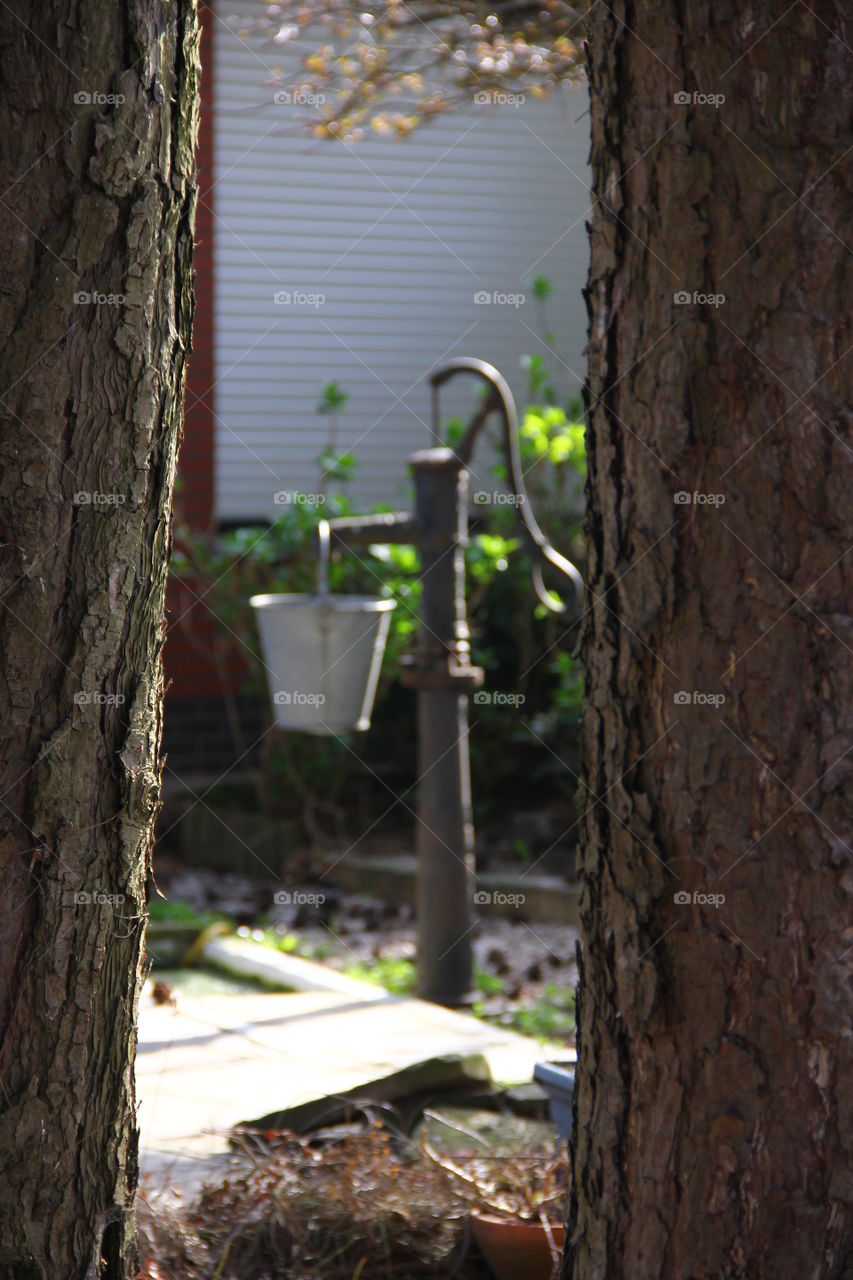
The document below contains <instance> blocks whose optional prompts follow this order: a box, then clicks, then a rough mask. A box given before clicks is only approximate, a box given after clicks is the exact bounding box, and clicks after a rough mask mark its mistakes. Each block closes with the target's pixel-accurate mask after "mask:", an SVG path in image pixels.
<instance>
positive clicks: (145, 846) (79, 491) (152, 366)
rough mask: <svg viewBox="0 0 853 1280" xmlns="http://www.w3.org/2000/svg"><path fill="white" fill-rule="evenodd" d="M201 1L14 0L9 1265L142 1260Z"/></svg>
mask: <svg viewBox="0 0 853 1280" xmlns="http://www.w3.org/2000/svg"><path fill="white" fill-rule="evenodd" d="M198 84H199V64H198V27H197V20H196V12H195V0H123V2H122V3H120V4H114V5H101V4H82V5H80V4H72V3H69V0H42V2H41V3H39V4H38V5H31V6H6V5H4V6H2V9H1V10H0V86H2V87H0V120H2V126H1V127H0V158H2V159H0V172H2V182H0V196H1V197H2V200H0V225H1V226H2V244H3V251H4V268H3V288H2V293H0V333H2V339H3V351H2V357H0V496H2V505H0V544H2V547H0V643H2V654H3V658H2V662H3V679H2V682H0V718H2V745H0V876H2V881H3V902H4V908H3V912H2V916H0V1276H2V1277H4V1278H6V1280H11V1278H13V1277H14V1280H31V1278H32V1280H36V1278H37V1280H77V1278H79V1280H83V1278H86V1280H88V1278H89V1277H94V1276H102V1277H110V1278H111V1280H114V1278H119V1277H121V1278H124V1277H130V1276H134V1275H135V1274H136V1265H135V1259H134V1244H133V1225H132V1207H133V1195H134V1190H135V1186H136V1176H137V1133H136V1130H135V1097H134V1083H133V1062H134V1050H135V1021H136V1010H137V1003H138V994H139V985H140V976H141V967H142V963H143V958H144V919H145V911H146V899H147V891H146V885H147V880H148V876H149V871H150V851H151V827H152V820H153V816H154V813H155V810H156V808H157V805H158V797H159V780H160V778H159V774H160V766H159V760H158V750H159V741H160V720H161V698H162V675H161V649H162V644H163V623H162V618H163V599H164V591H165V584H166V574H167V567H168V555H169V550H170V545H171V525H170V519H171V517H170V509H171V497H172V485H173V480H174V475H175V460H176V453H177V448H178V442H179V436H180V412H181V397H182V391H183V382H184V368H185V362H186V356H187V351H188V347H189V337H190V325H191V314H192V296H191V283H190V259H191V246H192V223H193V214H194V176H193V164H194V161H193V151H194V145H195V136H196V129H197V115H198V106H197V102H198Z"/></svg>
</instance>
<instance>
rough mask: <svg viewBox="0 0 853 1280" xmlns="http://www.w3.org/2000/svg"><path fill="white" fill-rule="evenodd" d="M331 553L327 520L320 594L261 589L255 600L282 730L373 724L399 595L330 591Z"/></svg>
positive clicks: (319, 730) (331, 730)
mask: <svg viewBox="0 0 853 1280" xmlns="http://www.w3.org/2000/svg"><path fill="white" fill-rule="evenodd" d="M324 526H325V527H324ZM328 554H329V529H328V524H327V523H326V521H321V522H320V571H319V578H320V581H319V590H318V592H317V594H316V595H314V596H310V595H304V594H303V595H260V596H252V598H251V600H250V601H249V603H250V604H251V606H252V608H253V609H255V610H256V617H257V623H258V631H259V632H260V637H261V649H262V652H263V657H264V663H265V665H266V668H267V681H268V684H269V689H270V695H271V697H272V703H273V714H274V715H275V722H276V724H277V725H278V727H279V728H280V729H290V730H296V731H297V732H299V733H315V734H335V733H347V732H350V731H351V730H353V729H358V730H364V729H369V728H370V716H371V712H372V711H373V700H374V698H375V696H376V685H377V682H378V680H379V670H380V668H381V666H382V656H383V654H384V652H385V641H386V640H387V638H388V628H389V627H390V625H391V610H392V609H393V608H394V606H395V603H396V602H395V601H394V600H387V599H384V598H382V597H378V596H343V595H338V596H336V595H331V594H330V593H329V592H328V591H327V590H326V589H325V588H326V572H327V564H328Z"/></svg>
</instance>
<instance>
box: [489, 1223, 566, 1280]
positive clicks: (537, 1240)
mask: <svg viewBox="0 0 853 1280" xmlns="http://www.w3.org/2000/svg"><path fill="white" fill-rule="evenodd" d="M471 1234H472V1235H473V1237H474V1240H475V1241H476V1243H477V1245H478V1247H479V1249H480V1252H481V1253H482V1254H483V1256H484V1257H485V1259H486V1261H487V1262H488V1264H489V1266H490V1267H491V1269H492V1271H493V1272H494V1274H495V1277H496V1280H551V1278H552V1277H553V1276H555V1275H556V1273H557V1267H558V1266H559V1260H557V1261H555V1259H554V1258H553V1257H552V1255H551V1249H550V1246H549V1244H548V1237H547V1235H546V1234H545V1228H544V1227H543V1226H542V1223H541V1222H525V1221H524V1220H523V1219H521V1218H499V1217H496V1216H495V1215H494V1214H490V1213H479V1212H478V1211H477V1210H476V1209H474V1210H472V1212H471ZM551 1235H552V1236H553V1239H554V1244H555V1245H556V1247H557V1249H558V1250H559V1251H560V1252H562V1249H563V1235H564V1231H563V1226H562V1224H561V1223H557V1222H552V1223H551Z"/></svg>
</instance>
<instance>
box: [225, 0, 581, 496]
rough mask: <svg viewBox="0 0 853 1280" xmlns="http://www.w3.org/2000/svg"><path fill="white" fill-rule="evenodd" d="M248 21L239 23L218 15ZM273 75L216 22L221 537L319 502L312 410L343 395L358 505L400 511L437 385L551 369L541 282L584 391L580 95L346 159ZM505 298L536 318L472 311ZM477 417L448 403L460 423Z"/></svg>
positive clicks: (566, 357)
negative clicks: (432, 381) (537, 359)
mask: <svg viewBox="0 0 853 1280" xmlns="http://www.w3.org/2000/svg"><path fill="white" fill-rule="evenodd" d="M243 4H244V5H245V4H246V0H243ZM239 11H240V8H239V5H238V4H230V5H228V6H227V8H224V7H223V8H220V10H219V13H220V14H221V15H224V16H228V15H233V14H234V13H237V12H239ZM255 11H256V10H255ZM273 61H274V59H273V58H271V57H270V55H269V52H268V50H265V49H264V46H263V45H262V44H260V43H259V42H256V41H255V40H253V39H248V40H247V39H246V38H245V37H244V38H242V39H241V38H240V37H239V36H238V35H237V34H236V33H235V31H234V29H233V26H231V25H229V24H228V23H227V22H226V21H225V20H224V19H220V20H217V21H216V23H215V95H216V97H215V101H216V108H215V118H214V138H215V141H214V147H215V173H214V178H215V183H216V185H215V187H214V192H213V207H214V211H215V236H214V259H215V281H216V283H215V367H216V377H217V379H218V383H217V388H216V398H217V418H218V421H217V424H216V514H217V517H218V518H219V519H220V520H234V519H244V518H263V517H268V516H273V515H275V514H277V510H278V509H277V508H276V507H275V506H274V503H273V495H274V494H275V492H276V491H277V490H280V489H302V490H306V491H312V490H313V489H315V488H316V467H315V465H314V459H315V458H316V455H317V454H318V452H319V451H320V448H321V447H322V444H323V442H324V440H325V433H326V424H325V421H324V419H322V418H320V417H319V416H317V415H316V413H315V406H316V403H317V400H318V396H319V391H320V388H321V386H322V384H323V383H324V382H325V381H327V380H328V379H330V378H334V379H336V380H338V381H339V382H340V383H341V384H342V385H343V387H344V388H345V389H346V390H347V391H348V392H349V394H350V401H349V404H348V406H347V409H346V411H345V413H344V415H343V417H342V421H341V427H342V432H341V443H342V445H344V446H352V447H353V449H354V451H355V453H356V456H357V458H358V462H359V472H358V479H357V482H356V484H355V486H354V488H353V494H354V497H356V498H357V499H358V501H359V502H360V503H364V504H365V505H366V504H369V503H372V502H376V501H388V502H399V501H400V500H401V499H402V498H403V497H404V495H405V491H406V465H405V464H406V458H407V456H408V454H409V453H411V452H412V451H413V450H414V449H416V448H422V447H424V446H425V445H427V444H428V443H429V441H430V436H429V395H428V389H427V386H426V383H425V375H426V373H427V372H428V371H429V370H430V368H431V367H433V366H434V365H436V364H437V363H439V362H441V361H443V360H446V359H449V358H450V357H452V356H454V355H476V356H480V357H482V358H484V359H487V360H490V361H491V362H492V363H493V364H496V365H497V366H498V368H500V369H501V371H502V372H503V373H504V374H505V375H506V376H507V377H508V379H509V381H510V383H511V384H512V386H513V389H514V390H515V391H516V394H517V395H518V397H519V398H523V396H524V388H525V385H526V378H525V375H524V373H523V371H522V369H521V368H520V357H521V356H522V355H523V354H524V353H525V352H535V351H540V352H541V351H543V350H544V349H543V347H542V346H541V344H540V343H539V342H538V341H537V338H536V336H535V335H536V334H537V333H541V331H542V318H541V314H540V312H539V311H538V310H537V303H536V301H535V299H534V298H533V296H532V290H531V287H530V284H531V280H532V278H533V276H534V275H537V274H544V275H547V276H548V277H550V279H551V280H552V282H553V284H554V288H555V295H554V296H553V297H552V298H551V299H549V302H548V304H547V305H548V324H549V326H550V328H551V329H552V330H553V331H554V332H555V334H556V336H557V349H558V352H559V354H560V356H561V358H562V360H563V362H564V366H563V367H559V366H558V369H557V372H558V381H559V382H560V383H561V385H562V387H563V388H564V389H566V390H569V391H571V392H577V391H578V390H579V382H578V379H577V378H576V377H575V376H574V375H573V373H572V372H570V370H572V371H574V374H577V375H581V374H582V371H583V364H582V353H583V348H584V344H585V341H586V314H585V309H584V305H583V301H582V298H581V288H582V286H583V283H584V280H585V275H586V268H587V261H588V244H587V236H586V229H585V225H584V224H585V221H586V219H587V217H588V207H589V193H588V191H587V184H588V167H587V155H588V150H589V137H588V116H587V115H586V114H585V113H586V95H585V91H584V90H583V89H574V90H567V91H566V92H564V93H561V94H560V95H559V96H557V97H554V98H552V99H549V100H547V101H531V100H528V102H526V103H525V104H524V105H523V106H520V107H514V106H509V105H507V106H473V105H472V106H471V107H469V108H467V109H466V110H464V111H462V112H458V113H456V114H453V115H449V116H447V117H443V118H439V119H438V120H436V121H434V122H432V123H430V124H429V125H427V126H425V127H424V128H423V129H421V130H418V131H416V133H415V134H414V135H413V136H412V137H410V138H408V139H406V140H405V141H402V142H401V141H393V140H386V139H380V138H375V137H371V138H369V139H368V140H366V141H364V142H362V143H359V144H356V145H355V146H346V145H344V144H342V143H340V142H334V141H329V142H315V141H313V140H309V139H306V138H305V137H304V135H301V134H300V133H299V132H297V131H296V130H295V129H294V124H295V120H294V108H291V107H287V106H282V105H276V104H275V103H274V102H273V89H272V86H271V84H270V80H269V73H268V70H267V67H268V66H271V65H272V63H273ZM265 64H266V65H265ZM297 291H300V292H301V293H304V294H314V295H322V296H323V302H322V304H321V305H317V306H313V305H308V304H303V305H297V304H293V303H291V304H290V305H276V303H275V301H274V297H275V294H276V293H279V292H290V293H291V294H294V293H296V292H297ZM496 291H497V292H500V293H503V294H525V295H526V298H527V300H526V302H525V303H524V304H523V305H522V306H519V307H515V306H511V305H506V304H503V305H502V304H494V303H490V304H489V305H479V304H477V303H476V302H475V295H476V294H477V293H479V292H488V293H492V294H493V293H494V292H496ZM398 397H400V399H398ZM468 403H470V402H465V401H464V400H463V398H462V397H461V396H457V397H455V403H454V402H452V401H450V400H449V399H448V400H447V404H448V408H449V409H450V408H453V407H455V408H457V409H462V408H463V404H465V405H466V406H467V404H468Z"/></svg>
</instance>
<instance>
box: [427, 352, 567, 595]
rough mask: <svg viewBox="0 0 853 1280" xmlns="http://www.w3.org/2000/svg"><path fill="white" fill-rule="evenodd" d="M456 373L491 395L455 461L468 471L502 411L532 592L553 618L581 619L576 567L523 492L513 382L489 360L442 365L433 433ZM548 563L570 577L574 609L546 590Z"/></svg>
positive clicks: (435, 377)
mask: <svg viewBox="0 0 853 1280" xmlns="http://www.w3.org/2000/svg"><path fill="white" fill-rule="evenodd" d="M457 373H473V374H474V375H475V376H476V377H478V378H480V379H482V381H483V382H485V383H486V386H487V387H488V388H489V395H488V396H487V397H486V398H485V400H484V402H483V404H482V406H481V408H480V409H479V410H478V412H477V414H476V415H475V416H474V418H473V419H472V421H471V423H470V425H469V427H468V430H467V431H466V433H465V435H464V437H463V439H462V443H461V444H460V445H459V448H458V449H456V451H455V452H456V456H457V457H458V458H459V459H460V460H461V461H462V462H463V463H465V465H466V466H467V465H468V463H469V462H470V460H471V455H472V453H473V450H474V441H475V440H476V438H477V435H478V433H479V431H480V428H481V427H482V426H483V423H484V422H485V421H486V418H487V417H488V416H489V414H490V413H492V411H493V410H495V409H497V410H499V411H500V413H501V416H502V417H503V427H504V429H503V443H504V452H505V454H506V461H507V467H508V469H509V475H510V481H511V483H512V488H513V492H514V494H515V496H516V497H517V498H519V499H520V501H519V503H518V505H517V507H516V511H517V512H518V516H519V519H520V521H521V524H522V528H523V531H524V533H525V534H526V536H527V539H528V541H529V542H530V544H531V545H532V547H533V552H534V557H535V562H534V565H533V589H534V590H535V592H536V595H537V596H538V597H539V599H540V601H541V602H542V604H544V605H545V607H546V609H550V610H551V612H552V613H565V614H570V615H572V617H578V616H579V615H580V612H581V609H582V608H583V592H584V587H583V579H582V578H581V576H580V574H579V573H578V571H577V569H576V568H575V566H574V565H573V564H572V562H571V561H570V560H567V559H566V557H565V556H563V555H560V553H559V551H556V550H555V549H554V547H552V546H551V543H550V542H549V541H548V539H547V538H546V536H545V534H544V533H543V532H542V530H541V529H540V527H539V525H538V524H537V522H536V518H535V517H534V515H533V512H532V511H531V510H530V503H529V501H528V498H527V490H526V489H525V487H524V475H523V472H522V470H521V455H520V453H519V448H518V413H517V411H516V407H515V400H514V399H513V395H512V391H511V390H510V388H509V383H508V382H507V381H506V379H505V378H504V377H503V375H502V374H500V373H499V372H498V370H497V369H496V368H495V367H494V365H491V364H487V363H486V361H485V360H476V359H474V358H473V357H471V356H460V357H459V358H458V359H456V360H450V361H449V362H448V363H447V364H445V365H442V366H441V368H440V369H436V371H435V372H434V373H433V374H431V375H430V384H431V386H432V412H433V431H434V432H436V433H437V432H438V431H439V430H440V418H439V411H438V389H439V387H441V386H443V385H444V383H445V382H447V381H448V379H450V378H452V377H454V376H455V375H456V374H457ZM545 564H548V565H550V566H551V568H553V569H556V570H557V571H558V572H559V573H561V574H562V575H563V576H564V577H565V578H568V580H569V582H570V583H571V586H572V594H573V599H572V601H571V603H570V604H559V603H558V602H557V600H556V599H555V597H554V596H553V595H552V594H551V592H550V591H548V589H547V588H546V586H545V582H544V579H543V577H542V569H543V566H544V565H545Z"/></svg>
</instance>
